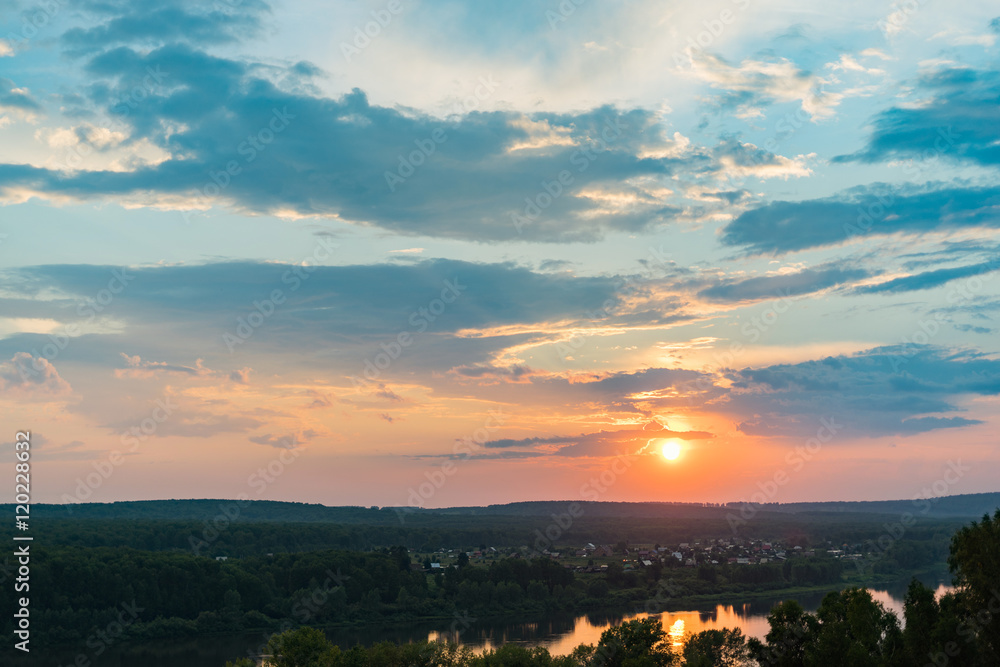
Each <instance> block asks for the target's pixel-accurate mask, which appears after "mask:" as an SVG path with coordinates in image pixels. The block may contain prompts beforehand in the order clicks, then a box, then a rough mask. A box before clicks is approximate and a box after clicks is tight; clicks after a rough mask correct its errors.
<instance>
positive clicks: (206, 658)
mask: <svg viewBox="0 0 1000 667" xmlns="http://www.w3.org/2000/svg"><path fill="white" fill-rule="evenodd" d="M928 583H933V582H928ZM947 590H949V589H948V587H947V586H945V585H944V584H938V588H937V593H938V595H939V596H940V595H941V594H943V593H944V592H945V591H947ZM905 593H906V582H900V583H899V584H897V585H895V586H891V587H888V589H882V590H876V589H873V590H872V594H873V596H874V597H875V599H877V600H879V601H880V602H881V603H882V604H884V605H885V606H886V608H888V609H891V610H893V611H895V612H896V615H897V616H898V617H899V618H900V620H902V617H903V597H904V595H905ZM823 595H824V593H814V594H807V595H796V596H795V599H797V600H798V601H799V603H800V604H802V606H803V607H804V608H805V609H806V610H807V611H815V610H816V609H817V608H818V607H819V604H820V602H821V601H822V599H823ZM782 599H786V598H770V599H759V600H754V601H752V602H745V603H739V604H716V605H706V606H705V607H704V608H701V609H689V610H685V611H666V612H662V613H659V614H655V615H656V616H658V617H659V618H660V621H661V623H662V624H663V627H664V629H666V630H667V631H668V633H669V634H670V637H671V641H672V643H673V644H674V645H675V647H677V648H680V647H682V646H683V637H684V635H685V634H686V633H697V632H700V631H702V630H710V629H717V628H739V629H741V630H742V631H743V634H744V635H746V636H748V637H758V638H763V637H764V635H765V634H767V631H768V624H767V614H768V612H769V611H770V609H771V607H772V606H773V605H774V604H775V603H776V602H779V601H780V600H782ZM649 615H650V614H648V613H590V614H575V615H574V614H567V615H549V616H546V617H545V618H543V619H534V620H530V621H515V620H507V621H503V620H495V619H494V620H489V621H476V620H473V619H468V618H457V619H452V620H444V621H437V622H430V623H413V624H394V625H392V626H389V627H366V628H339V629H336V628H335V629H330V630H328V631H327V636H328V637H329V638H330V640H331V641H333V642H334V643H335V644H338V645H340V646H342V647H350V646H353V645H355V644H358V643H361V644H365V645H368V644H372V643H374V642H378V641H383V640H387V639H388V640H391V641H395V642H409V641H420V640H424V639H432V640H433V639H449V640H451V641H458V642H460V643H462V644H464V645H466V646H469V647H470V648H472V649H473V650H474V651H477V652H479V651H482V650H485V649H489V648H494V647H496V646H500V645H502V644H506V643H516V644H520V645H523V646H543V647H545V648H547V649H548V650H549V652H550V653H552V654H554V655H560V654H567V653H570V652H571V651H572V650H573V649H574V648H576V647H577V646H579V645H580V644H596V643H597V642H598V640H600V637H601V633H602V632H604V631H605V630H606V629H608V628H609V627H611V626H613V625H617V624H619V623H621V622H622V621H627V620H630V619H633V618H644V617H646V616H649ZM264 641H266V638H265V636H264V634H263V633H261V632H251V633H234V634H227V635H215V636H211V637H199V638H195V639H184V640H157V641H146V642H127V641H123V642H121V643H119V644H117V645H115V646H113V647H112V648H111V649H110V650H109V651H107V652H105V653H104V654H103V655H101V656H94V655H93V654H92V652H89V651H86V649H85V648H84V647H79V648H77V649H76V650H72V649H66V650H59V651H49V652H46V651H41V650H39V649H40V648H41V647H37V648H33V650H32V652H31V653H32V655H31V656H30V658H29V659H27V660H18V661H16V663H15V664H16V665H17V666H18V667H20V666H22V665H23V666H24V667H28V666H33V665H46V666H47V667H53V666H56V667H61V666H62V665H67V666H68V665H72V664H74V661H76V660H78V656H79V655H81V650H82V654H83V655H84V656H85V657H86V659H87V660H89V662H90V664H91V665H94V666H95V667H135V666H138V665H141V666H142V667H223V665H224V664H225V662H226V660H232V659H235V658H237V657H240V656H245V655H247V653H248V651H253V650H254V649H256V648H257V647H259V646H260V645H261V644H262V643H263V642H264ZM78 664H86V663H78Z"/></svg>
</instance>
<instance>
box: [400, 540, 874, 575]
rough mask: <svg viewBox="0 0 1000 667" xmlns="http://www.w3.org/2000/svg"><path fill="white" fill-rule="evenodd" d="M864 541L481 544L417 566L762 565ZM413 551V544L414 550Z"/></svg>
mask: <svg viewBox="0 0 1000 667" xmlns="http://www.w3.org/2000/svg"><path fill="white" fill-rule="evenodd" d="M860 549H861V545H860V544H858V545H848V544H844V545H842V546H841V547H840V548H813V547H808V548H803V547H802V546H800V545H796V546H785V545H783V544H782V543H781V542H778V541H776V540H752V539H740V538H732V539H718V540H715V539H707V540H695V541H693V542H680V543H678V544H674V545H666V546H664V545H661V544H659V543H657V544H652V545H628V544H626V543H624V542H619V543H618V544H614V545H611V544H594V543H590V542H588V543H586V544H584V545H581V546H579V547H576V548H564V549H563V550H560V551H554V550H549V549H543V550H542V551H537V550H533V549H530V548H528V547H520V548H516V547H514V548H501V549H497V548H495V547H487V546H485V545H480V547H479V548H478V549H470V550H462V549H460V548H459V549H444V548H441V549H439V550H438V551H436V552H434V553H432V554H426V555H424V554H416V557H417V558H418V560H419V562H417V563H414V564H413V565H412V567H413V569H414V570H419V569H423V570H426V571H430V572H433V571H435V570H441V569H444V568H447V567H450V566H452V565H458V566H460V565H464V564H483V563H488V562H490V561H493V560H496V559H500V558H550V559H552V560H557V561H560V562H561V563H562V564H563V566H564V567H566V568H568V569H571V570H573V571H574V572H602V571H606V570H607V569H608V566H609V565H611V564H612V563H618V564H620V565H621V567H622V569H623V570H625V571H629V570H638V569H642V568H647V567H656V568H664V567H696V566H699V565H764V564H767V563H782V562H784V561H786V560H789V559H815V558H822V559H847V560H860V559H862V558H864V556H863V554H862V553H861V552H860ZM410 551H411V553H413V550H410Z"/></svg>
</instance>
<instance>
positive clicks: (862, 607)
mask: <svg viewBox="0 0 1000 667" xmlns="http://www.w3.org/2000/svg"><path fill="white" fill-rule="evenodd" d="M816 618H817V620H818V621H819V631H818V632H816V633H814V635H813V641H812V642H811V643H810V645H808V646H807V647H806V651H805V665H806V667H825V666H826V665H833V664H837V665H844V666H845V667H879V666H883V665H884V666H890V665H900V666H902V665H903V664H904V663H903V662H901V660H902V657H903V655H902V654H903V650H902V633H901V631H900V629H899V619H898V618H896V615H895V614H894V613H892V612H891V611H887V610H886V609H885V608H884V607H883V606H882V604H881V603H879V602H876V601H875V600H874V599H872V595H871V593H870V592H868V591H867V590H865V589H863V588H848V589H846V590H843V591H840V592H836V593H828V594H827V596H826V597H825V598H823V602H822V604H821V605H820V607H819V610H818V611H817V612H816Z"/></svg>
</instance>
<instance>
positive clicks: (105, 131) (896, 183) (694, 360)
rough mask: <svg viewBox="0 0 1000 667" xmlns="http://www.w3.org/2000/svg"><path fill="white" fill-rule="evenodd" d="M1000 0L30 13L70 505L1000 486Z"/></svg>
mask: <svg viewBox="0 0 1000 667" xmlns="http://www.w3.org/2000/svg"><path fill="white" fill-rule="evenodd" d="M998 14H1000V10H998V9H997V6H996V4H995V3H992V2H965V3H960V4H955V3H951V4H948V5H944V4H940V3H933V2H929V1H927V0H923V1H919V0H909V1H900V2H893V3H889V2H843V3H836V4H835V5H832V4H831V3H828V2H823V3H820V2H816V1H815V0H806V1H805V2H801V1H798V0H796V1H795V2H791V1H769V0H714V1H713V0H706V1H704V2H698V3H691V2H661V1H650V0H631V1H608V2H598V1H597V0H562V1H561V2H557V1H556V0H550V1H545V0H537V1H534V2H531V1H521V0H512V1H511V2H505V3H480V2H473V1H471V0H436V1H426V0H424V1H421V0H374V1H372V2H358V1H353V2H341V1H337V0H332V1H331V0H324V1H323V2H319V1H312V0H297V1H295V2H292V1H291V0H285V1H280V0H276V1H274V2H267V1H265V0H215V2H214V4H212V3H210V2H207V1H199V2H195V1H192V0H156V1H155V2H154V1H153V0H76V1H74V2H69V0H40V1H38V2H32V1H30V0H7V1H6V2H4V3H3V5H2V7H0V414H3V416H4V419H3V422H4V425H5V428H6V429H7V430H8V433H7V434H5V435H3V436H2V437H3V438H4V441H7V442H13V440H14V435H15V431H16V430H30V431H31V434H32V449H31V452H32V458H31V462H32V469H31V470H32V473H33V479H32V482H34V486H33V489H32V494H33V500H34V501H35V502H63V503H69V502H111V501H119V500H142V499H158V498H206V497H207V498H237V497H247V498H252V499H271V500H291V501H302V502H314V503H324V504H327V505H365V506H368V505H378V506H407V505H409V506H414V507H445V506H459V505H485V504H491V503H503V502H512V501H521V500H549V499H566V500H608V501H612V500H613V501H621V500H627V501H678V502H712V503H717V502H737V501H746V500H749V501H751V502H792V501H809V500H877V499H906V498H918V497H928V496H940V495H945V494H957V493H977V492H985V491H996V490H998V489H997V486H996V484H997V482H996V480H997V479H1000V474H998V473H1000V451H998V448H997V446H996V445H997V439H996V433H997V429H998V421H1000V420H998V406H1000V401H998V393H1000V357H998V352H1000V349H998V346H997V340H998V337H997V333H998V331H1000V323H998V317H1000V280H996V276H997V273H998V272H997V269H998V268H1000V238H998V234H997V228H998V227H1000V213H998V211H1000V180H998V166H1000V68H998V64H1000V44H998V41H1000V17H998ZM11 461H13V457H12V458H11Z"/></svg>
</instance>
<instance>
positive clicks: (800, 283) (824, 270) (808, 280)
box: [698, 265, 868, 303]
mask: <svg viewBox="0 0 1000 667" xmlns="http://www.w3.org/2000/svg"><path fill="white" fill-rule="evenodd" d="M867 276H868V272H867V271H866V270H864V269H845V268H840V267H836V266H830V265H824V266H819V267H816V268H815V269H804V270H802V271H798V272H795V273H782V274H779V275H774V276H757V277H754V278H746V279H744V280H732V281H727V282H723V283H720V284H718V285H713V286H712V287H706V288H705V289H703V290H701V291H700V292H698V296H700V297H701V298H703V299H706V300H708V301H714V302H717V303H738V302H744V301H759V300H762V299H773V298H777V297H789V296H797V295H801V294H810V293H813V292H818V291H820V290H824V289H827V288H829V287H834V286H837V285H842V284H844V283H849V282H852V281H855V280H859V279H862V278H866V277H867Z"/></svg>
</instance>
